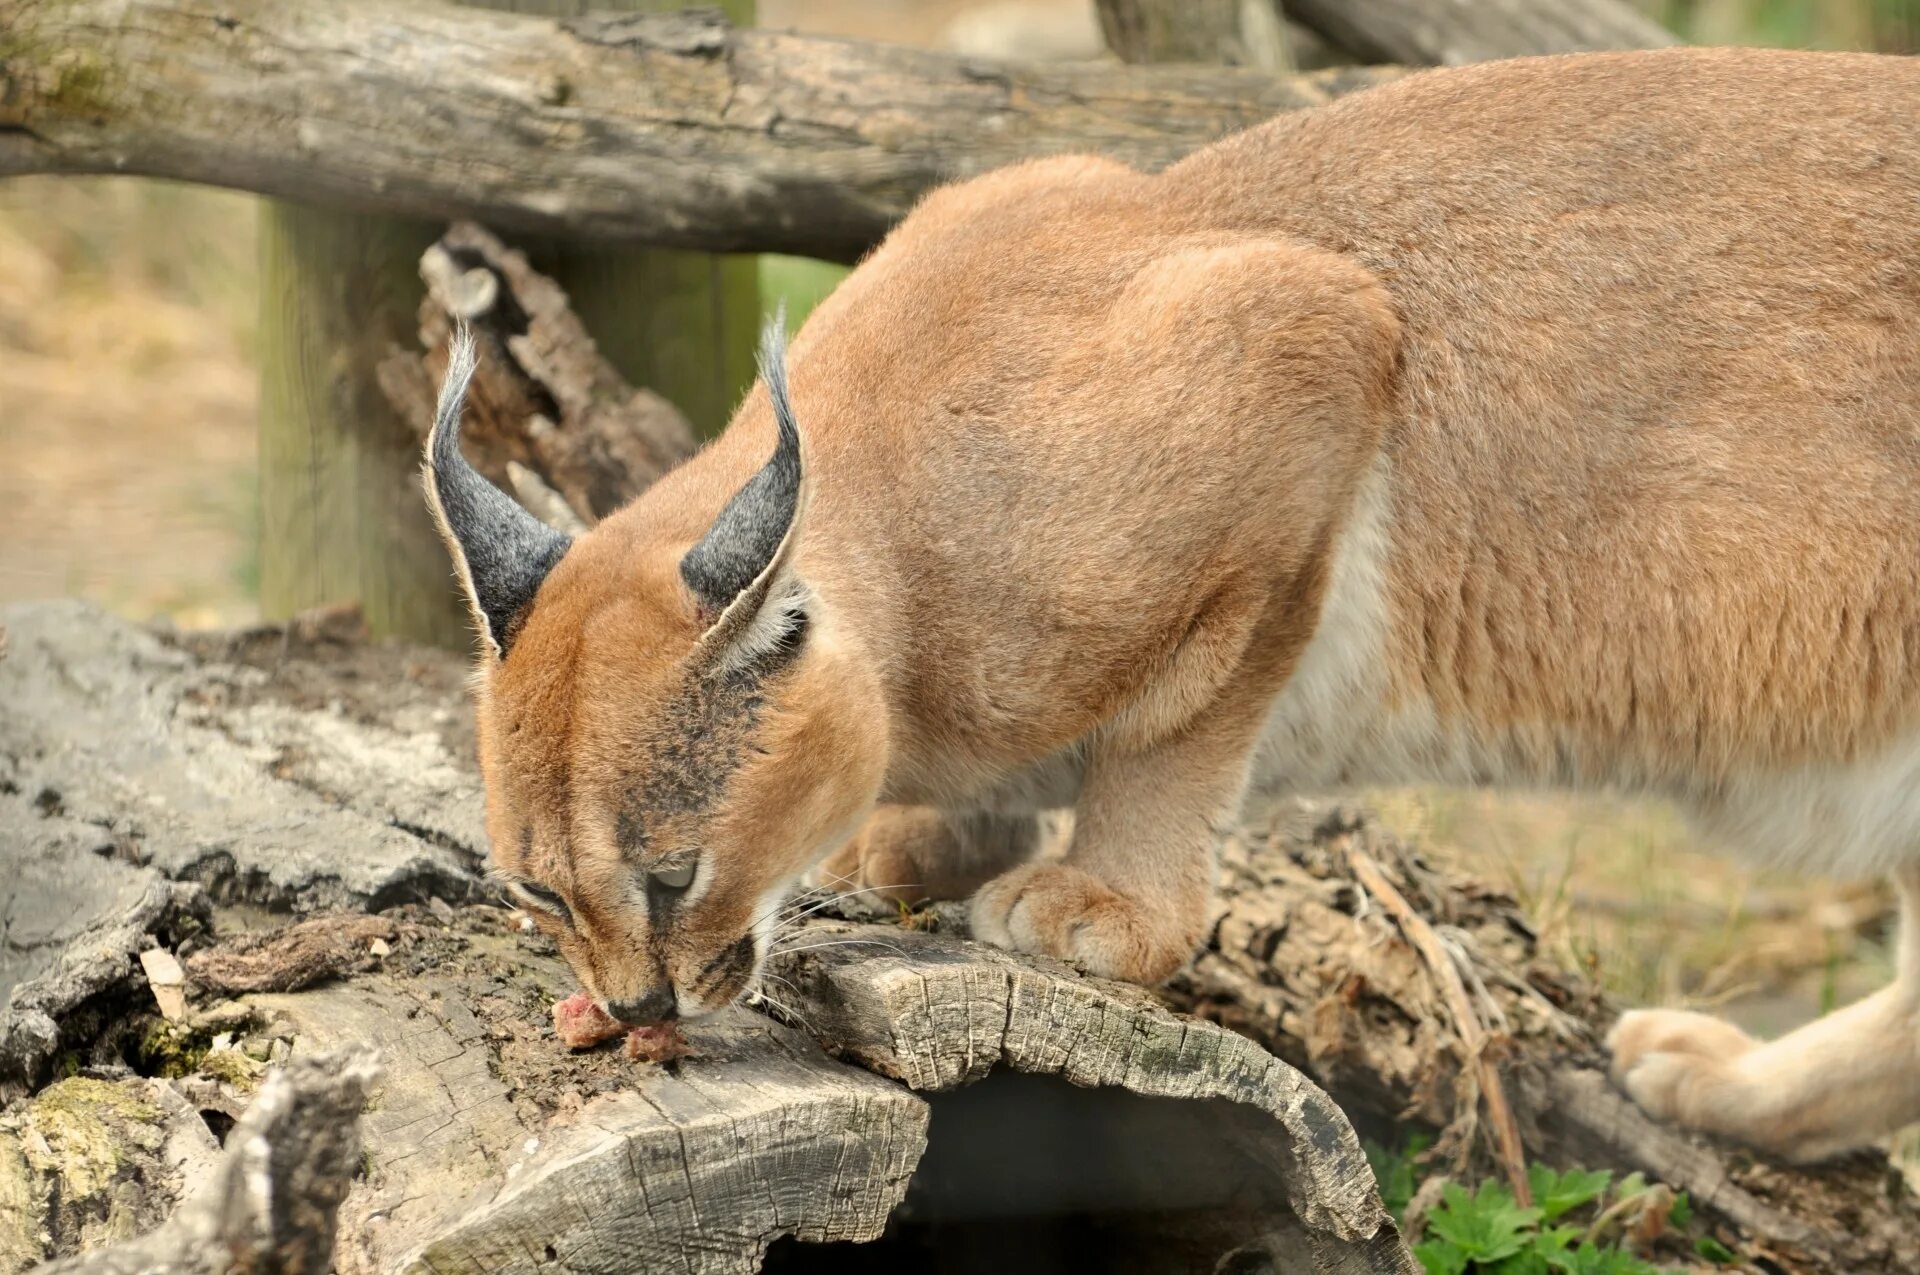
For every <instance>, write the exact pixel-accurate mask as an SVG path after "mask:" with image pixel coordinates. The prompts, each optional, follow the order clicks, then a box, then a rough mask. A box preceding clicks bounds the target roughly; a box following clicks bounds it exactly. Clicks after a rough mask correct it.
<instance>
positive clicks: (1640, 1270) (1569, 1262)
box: [1547, 1240, 1660, 1275]
mask: <svg viewBox="0 0 1920 1275" xmlns="http://www.w3.org/2000/svg"><path fill="white" fill-rule="evenodd" d="M1547 1261H1548V1264H1549V1265H1550V1266H1551V1267H1552V1268H1553V1269H1554V1270H1556V1271H1560V1272H1563V1275H1660V1272H1659V1271H1658V1270H1657V1269H1655V1268H1654V1267H1652V1266H1649V1265H1648V1264H1647V1263H1645V1262H1643V1261H1641V1260H1640V1259H1639V1258H1637V1257H1635V1256H1634V1255H1633V1254H1632V1253H1629V1252H1627V1251H1626V1250H1625V1249H1620V1248H1599V1247H1596V1246H1595V1245H1594V1243H1593V1241H1592V1240H1588V1241H1587V1242H1586V1243H1584V1244H1582V1245H1581V1246H1580V1247H1579V1248H1576V1249H1570V1250H1568V1251H1567V1252H1564V1253H1560V1254H1557V1255H1555V1256H1553V1257H1550V1258H1548V1259H1547Z"/></svg>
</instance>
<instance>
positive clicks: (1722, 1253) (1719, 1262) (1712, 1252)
mask: <svg viewBox="0 0 1920 1275" xmlns="http://www.w3.org/2000/svg"><path fill="white" fill-rule="evenodd" d="M1693 1251H1694V1252H1696V1253H1698V1254H1699V1255H1700V1256H1702V1257H1704V1258H1706V1259H1707V1260H1708V1261H1709V1262H1712V1263H1713V1264H1714V1265H1715V1266H1731V1265H1733V1264H1734V1263H1735V1262H1737V1261H1739V1260H1740V1258H1739V1255H1738V1254H1736V1253H1735V1252H1734V1251H1733V1250H1732V1249H1730V1248H1728V1247H1727V1246H1726V1245H1725V1244H1722V1243H1721V1242H1720V1241H1719V1240H1716V1239H1714V1238H1713V1236H1711V1235H1702V1236H1701V1237H1700V1238H1699V1239H1697V1240H1695V1241H1694V1243H1693Z"/></svg>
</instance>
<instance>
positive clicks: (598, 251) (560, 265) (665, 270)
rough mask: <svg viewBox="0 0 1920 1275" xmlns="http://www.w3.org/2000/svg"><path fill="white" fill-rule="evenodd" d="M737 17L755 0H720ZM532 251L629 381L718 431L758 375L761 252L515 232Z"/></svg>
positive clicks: (529, 0)
mask: <svg viewBox="0 0 1920 1275" xmlns="http://www.w3.org/2000/svg"><path fill="white" fill-rule="evenodd" d="M465 3H468V4H471V5H472V6H473V7H475V8H482V9H503V10H508V11H511V12H514V13H532V14H541V15H545V16H549V17H562V18H570V17H578V16H580V15H581V14H584V13H586V12H588V11H589V10H592V11H596V12H621V13H661V12H669V11H673V10H677V9H684V8H686V7H688V6H687V3H686V0H465ZM708 7H709V8H718V9H720V10H721V11H722V12H724V13H725V14H726V16H727V20H728V21H730V22H732V23H733V24H734V25H735V26H741V27H748V26H752V25H753V15H754V0H717V2H716V3H712V4H709V5H708ZM515 246H516V247H519V248H521V249H522V250H523V251H525V252H526V254H527V258H528V261H529V262H530V263H531V264H532V265H533V267H534V268H535V269H536V270H539V271H540V272H541V273H542V274H546V275H549V276H551V277H552V278H553V279H554V281H555V282H557V283H558V284H559V285H560V286H561V287H562V288H564V289H565V290H566V292H567V294H568V295H569V296H570V297H572V298H573V308H574V313H576V314H578V315H579V316H580V319H581V321H582V322H584V323H585V324H586V327H587V331H588V332H589V333H590V334H592V336H593V339H594V341H595V342H596V343H597V344H598V345H599V347H600V352H601V353H602V354H603V355H605V356H606V358H607V361H608V362H610V363H612V364H613V366H614V367H615V368H616V369H618V371H619V372H620V374H621V375H622V376H624V377H625V378H626V379H627V382H628V384H631V385H636V386H644V387H645V388H647V389H650V390H652V391H654V392H655V393H656V394H659V395H660V396H662V397H663V398H665V399H666V400H667V401H668V402H669V403H672V404H673V405H674V406H675V407H677V408H679V409H680V411H681V413H682V414H683V415H685V416H686V418H687V421H688V423H689V424H691V425H692V426H693V429H694V433H696V434H698V435H699V436H700V437H702V438H711V437H712V436H713V435H715V434H717V433H719V432H720V430H721V428H722V427H723V426H725V425H726V423H727V418H728V417H730V416H731V415H732V414H733V409H734V407H735V406H736V405H738V403H739V402H740V398H741V396H742V395H743V394H745V393H746V390H747V387H748V386H749V385H751V384H752V383H753V342H754V336H755V334H756V333H757V331H758V329H759V324H760V281H759V273H758V270H759V267H758V260H757V258H755V257H752V256H749V255H746V254H740V253H735V254H721V253H710V252H682V251H675V250H672V249H665V248H628V247H612V246H608V245H605V244H593V243H583V242H578V241H573V242H568V241H559V240H551V241H544V242H543V241H540V240H530V241H517V242H516V243H515Z"/></svg>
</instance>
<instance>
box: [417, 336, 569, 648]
mask: <svg viewBox="0 0 1920 1275" xmlns="http://www.w3.org/2000/svg"><path fill="white" fill-rule="evenodd" d="M474 362H475V356H474V349H473V337H472V335H471V334H470V333H468V331H467V329H466V327H465V325H464V324H463V325H462V326H461V327H460V329H459V330H458V331H457V332H455V333H454V337H453V342H452V344H451V346H450V347H449V350H448V355H447V376H446V380H445V381H444V382H443V383H442V384H441V386H440V405H439V407H438V409H437V410H436V411H435V412H434V419H433V432H432V433H431V434H429V435H428V436H427V472H426V487H427V504H428V505H429V506H430V507H431V508H432V509H433V516H434V521H435V522H437V523H438V524H439V526H440V535H441V538H442V539H444V540H445V541H446V542H447V549H448V551H449V552H450V553H452V555H453V562H454V567H455V569H456V570H457V571H458V572H459V575H460V583H461V585H462V587H463V589H464V590H465V592H466V596H467V604H468V606H470V607H471V608H472V609H473V613H474V622H475V624H476V625H478V627H479V629H480V632H481V636H483V637H485V638H486V639H487V641H488V642H489V643H490V644H491V645H492V646H493V648H494V650H495V652H496V653H498V654H499V655H500V656H501V657H502V658H505V656H506V653H507V646H508V644H509V643H510V642H511V641H512V638H513V633H514V630H515V628H516V627H517V626H518V623H519V621H520V620H521V619H522V618H523V617H524V614H525V612H526V609H527V608H528V607H529V606H531V605H532V604H533V596H534V594H535V593H537V592H539V590H540V584H541V582H542V581H544V580H545V579H546V578H547V573H548V572H550V571H552V570H553V565H554V564H555V563H556V562H558V561H560V557H561V555H562V554H564V553H566V551H567V546H568V545H569V544H571V543H572V542H571V541H570V540H568V539H567V537H565V536H563V535H561V534H560V533H559V532H557V531H555V530H553V529H552V528H551V527H549V526H547V525H546V524H545V523H543V522H541V521H540V520H539V519H537V518H535V517H534V516H533V515H532V514H530V513H528V512H527V511H526V510H524V509H522V508H521V507H520V506H519V504H518V503H517V502H515V501H514V499H513V498H512V497H511V496H509V495H507V494H506V493H505V492H503V491H501V490H500V489H499V488H498V487H495V486H494V485H493V484H492V483H490V482H488V481H487V480H486V479H485V478H484V477H482V476H481V474H480V473H479V471H478V470H476V469H474V467H473V466H472V465H469V464H468V463H467V458H466V457H465V456H464V455H463V454H461V451H460V409H461V407H462V405H463V404H464V403H465V401H466V393H467V383H468V381H469V380H470V379H471V378H472V376H473V369H474Z"/></svg>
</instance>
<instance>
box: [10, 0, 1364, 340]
mask: <svg viewBox="0 0 1920 1275" xmlns="http://www.w3.org/2000/svg"><path fill="white" fill-rule="evenodd" d="M0 31H4V32H5V33H6V35H5V38H4V39H3V40H0V174H10V173H28V172H115V173H139V174H146V175H150V176H162V177H174V178H180V179H184V180H188V181H198V182H206V183H210V184H213V185H221V186H232V187H237V188H239V189H244V190H254V191H259V192H262V193H265V194H271V195H276V196H285V197H291V198H298V199H302V200H306V201H309V202H312V203H316V204H328V205H332V206H345V207H353V208H360V209H365V210H371V211H379V212H384V213H395V214H402V215H412V216H430V217H437V218H443V219H444V218H450V217H453V216H462V215H464V216H471V217H474V218H476V219H478V220H481V221H484V222H486V223H487V224H488V225H490V226H493V227H495V228H496V229H501V230H508V231H513V232H515V233H533V234H548V235H569V236H594V237H603V238H625V239H631V240H638V241H645V242H649V243H653V244H660V245H668V246H675V247H687V248H702V249H709V250H718V251H755V252H760V251H773V252H795V253H800V254H804V255H808V256H815V257H824V258H828V259H832V260H840V261H850V260H853V259H855V258H857V257H858V256H859V255H860V253H862V252H863V251H865V249H866V248H868V247H869V246H871V245H872V244H873V243H874V241H875V240H877V239H878V238H879V237H880V236H881V235H882V234H883V233H884V232H885V231H886V229H887V227H888V226H890V225H891V224H892V223H893V222H894V221H896V220H897V219H898V218H899V217H900V216H901V215H902V214H903V213H904V212H905V211H906V210H907V208H908V207H910V206H911V205H912V203H913V202H914V200H915V199H917V198H918V197H919V196H920V194H921V193H923V192H924V191H925V190H926V189H927V188H928V187H930V186H933V185H935V184H937V183H939V182H943V181H947V180H949V179H952V178H956V177H963V176H967V175H970V174H973V173H978V172H982V171H984V170H986V169H989V168H993V167H997V166H999V165H1001V164H1005V163H1008V162H1010V161H1012V160H1016V159H1021V158H1025V157H1028V156H1033V155H1041V154H1053V153H1059V152H1064V151H1093V152H1101V153H1105V154H1109V155H1112V156H1115V157H1116V158H1119V159H1122V160H1125V161H1127V162H1129V163H1133V164H1137V165H1140V166H1143V167H1146V168H1159V167H1162V166H1164V165H1166V164H1167V163H1170V162H1171V161H1173V160H1175V159H1177V158H1179V157H1180V156H1181V155H1184V154H1186V153H1187V152H1189V151H1191V150H1193V149H1194V148H1196V147H1198V146H1201V145H1204V144H1205V143H1207V142H1209V141H1212V140H1213V139H1215V138H1218V137H1220V136H1223V135H1224V134H1226V133H1230V132H1233V131H1234V130H1236V129H1240V128H1245V127H1247V126H1248V125H1251V124H1254V123H1258V122H1259V121H1261V120H1263V119H1266V118H1267V117H1269V116H1272V115H1275V114H1278V113H1280V112H1282V111H1289V110H1298V109H1302V108H1305V107H1309V106H1314V105H1318V104H1320V103H1322V102H1325V101H1327V100H1328V99H1330V98H1332V97H1336V96H1339V95H1341V94H1344V93H1349V92H1352V91H1354V90H1356V89H1361V88H1365V87H1367V86H1368V85H1371V84H1374V83H1377V82H1379V81H1381V80H1383V79H1386V78H1388V77H1390V76H1391V75H1392V74H1394V72H1393V71H1391V70H1390V69H1372V70H1343V71H1334V72H1327V73H1322V74H1317V75H1310V76H1300V77H1275V76H1271V75H1267V74H1264V73H1261V72H1258V71H1252V70H1242V71H1235V70H1220V69H1203V68H1178V67H1162V68H1137V67H1112V66H1102V65H1062V66H1037V65H1036V66H1024V65H1016V64H998V63H992V62H986V61H982V60H977V59H966V58H959V57H953V56H949V55H943V54H939V53H933V52H925V51H920V50H914V49H906V48H893V47H888V46H883V45H874V44H863V43H859V42H854V41H844V40H832V39H823V38H819V37H809V36H800V35H792V34H784V33H777V32H770V31H736V30H733V29H732V28H730V27H728V26H727V25H726V24H725V23H724V22H722V21H720V20H719V19H718V18H716V17H714V16H712V15H700V14H694V15H682V16H662V17H621V16H608V15H599V16H593V17H587V18H579V19H571V20H567V21H564V22H554V21H551V20H547V19H541V18H529V17H520V16H516V15H509V14H498V13H487V12H478V11H473V10H465V9H455V8H448V7H444V6H440V5H434V4H418V5H408V6H406V7H405V8H399V7H396V6H392V5H387V4H382V3H378V0H334V2H333V3H328V4H324V5H313V4H296V3H289V2H288V0H228V2H227V3H224V4H222V5H221V6H220V8H219V11H218V12H217V13H216V12H211V11H208V10H205V9H202V8H197V7H194V6H191V5H188V4H185V3H183V2H182V0H146V2H143V3H140V4H137V5H135V6H134V7H133V8H131V9H129V8H128V7H127V6H126V5H125V4H123V3H121V0H78V2H77V3H73V4H61V5H43V4H38V3H33V2H32V0H0ZM425 242H426V240H425V239H424V238H423V239H422V240H421V241H420V247H424V246H425ZM601 335H602V338H603V339H605V336H606V334H605V333H602V334H601Z"/></svg>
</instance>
